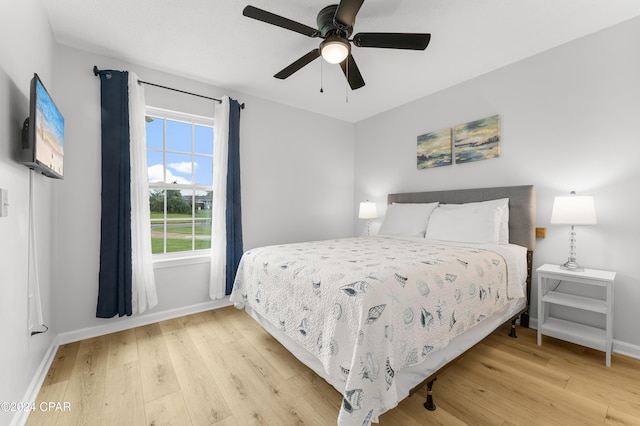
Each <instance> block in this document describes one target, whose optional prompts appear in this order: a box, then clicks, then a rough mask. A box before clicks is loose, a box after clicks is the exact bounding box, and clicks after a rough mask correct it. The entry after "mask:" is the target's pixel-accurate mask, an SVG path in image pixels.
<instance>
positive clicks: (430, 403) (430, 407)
mask: <svg viewBox="0 0 640 426" xmlns="http://www.w3.org/2000/svg"><path fill="white" fill-rule="evenodd" d="M436 380H438V378H437V377H436V378H435V379H433V380H432V381H430V382H429V383H427V400H426V401H425V403H424V408H426V409H427V410H429V411H434V410H435V409H436V404H434V403H433V392H432V389H433V382H435V381H436Z"/></svg>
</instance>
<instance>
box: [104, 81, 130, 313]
mask: <svg viewBox="0 0 640 426" xmlns="http://www.w3.org/2000/svg"><path fill="white" fill-rule="evenodd" d="M99 75H100V98H101V107H102V113H101V120H102V132H101V136H102V212H101V213H102V219H101V226H100V274H99V288H98V306H97V309H96V316H97V317H98V318H111V317H113V316H115V315H119V316H123V315H131V314H132V309H131V270H132V269H131V195H130V194H131V191H130V185H129V182H130V173H131V172H130V156H129V145H130V141H129V93H128V77H129V74H128V72H126V71H113V70H104V71H100V72H99Z"/></svg>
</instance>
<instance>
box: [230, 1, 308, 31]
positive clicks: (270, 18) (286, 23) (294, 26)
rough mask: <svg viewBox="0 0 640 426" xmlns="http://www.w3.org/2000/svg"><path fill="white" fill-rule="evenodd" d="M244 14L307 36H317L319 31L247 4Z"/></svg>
mask: <svg viewBox="0 0 640 426" xmlns="http://www.w3.org/2000/svg"><path fill="white" fill-rule="evenodd" d="M242 14H243V15H244V16H247V17H249V18H253V19H257V20H258V21H262V22H266V23H267V24H271V25H275V26H277V27H280V28H284V29H287V30H291V31H295V32H297V33H300V34H304V35H306V36H308V37H318V35H320V32H319V31H318V30H316V29H315V28H311V27H309V26H307V25H304V24H301V23H299V22H296V21H292V20H291V19H288V18H285V17H282V16H280V15H276V14H275V13H271V12H267V11H266V10H262V9H258V8H257V7H253V6H247V7H245V8H244V10H243V11H242Z"/></svg>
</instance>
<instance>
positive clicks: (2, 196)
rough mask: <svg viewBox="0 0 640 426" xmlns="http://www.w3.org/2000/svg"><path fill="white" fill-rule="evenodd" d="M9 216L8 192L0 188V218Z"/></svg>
mask: <svg viewBox="0 0 640 426" xmlns="http://www.w3.org/2000/svg"><path fill="white" fill-rule="evenodd" d="M5 216H9V190H7V189H2V188H0V217H5Z"/></svg>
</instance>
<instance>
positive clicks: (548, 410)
mask: <svg viewBox="0 0 640 426" xmlns="http://www.w3.org/2000/svg"><path fill="white" fill-rule="evenodd" d="M507 331H508V329H507V328H505V329H502V330H498V331H497V332H496V333H494V334H493V335H491V336H490V337H488V338H487V339H486V340H484V341H483V343H481V344H480V345H478V346H476V347H475V348H474V349H473V350H471V351H470V352H469V353H467V354H466V355H465V356H464V357H462V358H460V359H459V360H458V361H457V362H456V363H455V364H454V365H453V366H452V367H450V368H449V369H448V370H446V371H445V372H444V373H442V374H441V375H440V377H438V380H437V382H436V383H435V385H434V398H435V403H436V405H437V406H438V408H437V410H436V411H433V412H430V411H426V410H425V409H424V408H423V407H422V403H423V402H424V398H425V396H426V391H424V390H422V391H420V392H419V393H418V394H417V395H414V396H412V397H410V398H407V399H405V400H404V401H402V402H401V403H400V405H399V406H398V407H396V408H395V409H393V410H391V411H389V412H387V413H385V414H384V415H382V416H381V417H380V424H381V425H393V426H396V425H504V426H507V425H556V424H557V425H574V424H575V425H640V360H634V359H630V358H627V357H624V356H620V355H617V354H614V355H613V358H612V366H611V368H606V367H605V366H604V357H605V356H604V353H603V352H598V351H593V350H590V349H585V348H583V347H581V346H577V345H573V344H570V343H566V342H562V341H559V340H555V339H553V338H548V337H545V338H544V340H543V345H542V347H538V346H537V345H536V336H535V330H529V329H522V328H519V329H518V335H519V338H518V339H511V338H509V337H507ZM42 402H45V403H49V402H55V403H61V407H62V408H64V405H63V404H65V403H69V404H68V407H69V408H70V409H68V410H66V411H62V410H58V411H55V410H54V411H44V410H40V409H39V408H38V407H40V404H41V403H42ZM340 402H341V396H340V394H339V393H338V392H337V391H336V390H335V389H333V388H332V387H331V386H330V385H328V384H327V383H326V382H325V381H324V380H323V379H321V378H320V377H318V376H317V375H316V374H315V373H313V372H312V371H311V370H309V369H308V368H307V367H305V366H304V365H303V364H301V363H300V362H299V361H298V360H297V359H295V358H294V357H293V356H292V355H291V354H289V352H287V351H286V350H285V349H284V348H283V347H282V346H281V345H280V344H279V343H278V342H276V341H275V340H274V339H273V338H272V337H271V336H269V335H268V334H267V333H266V332H265V331H264V330H263V329H262V327H260V325H258V324H257V323H256V322H255V321H254V320H253V319H252V318H250V317H249V316H248V315H247V314H246V313H245V312H244V311H238V310H236V309H234V308H233V307H228V308H224V309H220V310H216V311H209V312H204V313H200V314H195V315H190V316H186V317H182V318H177V319H173V320H169V321H164V322H160V323H157V324H151V325H148V326H144V327H139V328H136V329H133V330H127V331H122V332H119V333H114V334H110V335H106V336H101V337H97V338H94V339H89V340H84V341H81V342H76V343H71V344H68V345H64V346H61V347H60V348H59V350H58V353H57V354H56V358H55V360H54V362H53V364H52V366H51V368H50V370H49V373H48V375H47V377H46V380H45V383H44V384H43V386H42V389H41V390H40V394H39V396H38V400H37V402H36V410H35V411H33V412H32V413H31V415H30V417H29V420H28V423H27V424H28V425H47V426H49V425H109V426H111V425H144V424H147V425H154V426H158V425H197V426H199V425H219V426H229V425H242V426H244V425H250V424H261V425H298V424H308V425H335V424H336V419H337V413H338V408H339V405H340ZM45 407H48V406H47V405H45ZM59 407H60V406H59Z"/></svg>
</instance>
